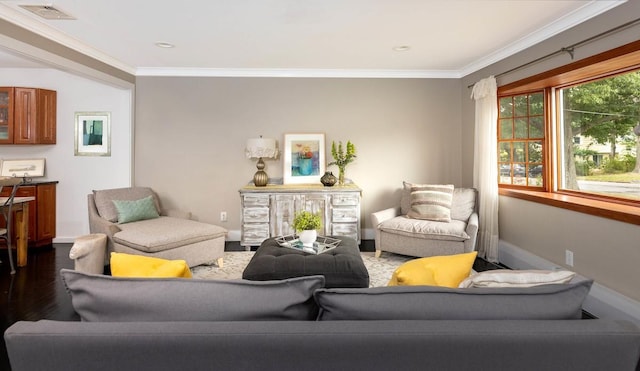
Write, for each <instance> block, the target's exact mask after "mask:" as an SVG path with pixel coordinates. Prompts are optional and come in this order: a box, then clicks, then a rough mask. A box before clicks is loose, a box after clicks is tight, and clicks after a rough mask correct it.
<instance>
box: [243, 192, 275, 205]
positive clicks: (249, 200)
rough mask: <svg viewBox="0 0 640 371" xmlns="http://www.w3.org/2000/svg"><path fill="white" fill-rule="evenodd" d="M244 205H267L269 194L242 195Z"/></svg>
mask: <svg viewBox="0 0 640 371" xmlns="http://www.w3.org/2000/svg"><path fill="white" fill-rule="evenodd" d="M242 204H243V206H244V207H260V206H262V207H269V195H253V194H246V195H243V196H242Z"/></svg>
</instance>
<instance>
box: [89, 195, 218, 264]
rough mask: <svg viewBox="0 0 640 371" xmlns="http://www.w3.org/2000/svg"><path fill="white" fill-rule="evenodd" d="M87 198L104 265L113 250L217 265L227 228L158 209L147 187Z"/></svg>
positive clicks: (91, 225)
mask: <svg viewBox="0 0 640 371" xmlns="http://www.w3.org/2000/svg"><path fill="white" fill-rule="evenodd" d="M87 197H88V206H89V229H90V231H91V233H104V234H106V235H107V249H106V252H107V256H106V257H105V264H107V262H108V261H109V255H110V253H111V252H114V251H115V252H120V253H127V254H137V255H145V256H152V257H156V258H161V259H169V260H176V259H182V260H186V262H187V264H188V265H189V267H193V266H196V265H201V264H212V263H213V262H217V264H218V266H219V267H222V264H223V256H224V244H225V237H226V234H227V230H226V229H224V228H222V227H219V226H217V225H212V224H207V223H202V222H198V221H195V220H191V219H190V216H191V213H188V212H183V211H178V210H174V211H167V210H164V209H163V208H162V207H161V204H160V200H159V198H158V196H157V194H156V193H155V192H154V191H153V190H152V189H151V188H147V187H131V188H118V189H106V190H98V191H93V193H92V194H89V195H88V196H87ZM132 206H133V207H132Z"/></svg>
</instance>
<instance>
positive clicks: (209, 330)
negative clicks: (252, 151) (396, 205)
mask: <svg viewBox="0 0 640 371" xmlns="http://www.w3.org/2000/svg"><path fill="white" fill-rule="evenodd" d="M62 275H63V279H64V281H65V284H66V286H67V290H68V291H69V293H70V294H71V298H72V303H73V306H74V308H75V310H76V312H78V314H79V315H80V317H81V319H82V321H81V322H62V321H50V320H41V321H37V322H29V321H21V322H17V323H15V324H13V325H12V326H11V327H9V328H8V329H7V331H6V332H5V340H6V344H7V350H8V354H9V359H10V362H11V366H12V369H13V371H22V370H29V371H33V370H93V371H100V370H118V371H125V370H136V371H140V370H154V371H157V370H176V369H179V370H213V369H217V370H356V369H357V370H536V371H538V370H563V371H566V370H581V371H584V370H617V371H618V370H637V366H638V360H639V358H640V329H639V328H638V327H637V326H636V325H634V324H633V323H631V322H625V321H611V320H600V319H592V320H582V319H579V318H580V316H581V311H580V308H581V305H582V301H583V300H584V297H585V296H586V294H587V293H588V291H589V288H590V285H591V281H577V282H572V283H569V284H563V285H542V286H538V287H530V288H499V289H498V288H482V289H480V288H473V289H448V288H438V287H429V286H414V287H378V288H361V289H360V288H347V289H337V288H335V289H327V288H323V286H324V277H323V276H308V277H299V278H291V279H286V280H279V281H244V280H236V281H233V280H232V281H212V280H188V279H137V278H116V277H110V276H102V275H91V274H84V273H80V272H75V271H71V270H63V272H62Z"/></svg>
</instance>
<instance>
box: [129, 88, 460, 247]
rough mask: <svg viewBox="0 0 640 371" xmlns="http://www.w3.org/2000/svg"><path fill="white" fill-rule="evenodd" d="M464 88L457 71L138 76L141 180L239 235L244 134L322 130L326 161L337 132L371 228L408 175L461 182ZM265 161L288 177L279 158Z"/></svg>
mask: <svg viewBox="0 0 640 371" xmlns="http://www.w3.org/2000/svg"><path fill="white" fill-rule="evenodd" d="M459 92H460V81H459V80H457V79H428V80H427V79H320V78H317V79H316V78H308V79H306V78H205V77H198V78H184V77H175V78H172V77H140V78H138V79H137V82H136V125H135V162H134V164H135V184H136V185H147V186H151V187H153V188H154V189H156V190H157V191H158V192H159V194H160V196H161V197H162V198H163V199H165V200H167V205H166V206H169V207H181V208H185V209H188V210H190V211H191V212H193V214H194V217H195V218H196V219H199V220H202V221H206V222H211V223H217V224H221V225H222V226H224V227H226V228H227V229H229V230H232V231H235V235H233V234H232V238H237V231H239V229H240V198H239V195H238V189H239V188H241V187H242V186H243V185H245V184H247V183H248V182H249V181H250V180H251V179H252V177H253V174H254V173H255V171H256V167H255V162H256V161H255V160H249V159H246V158H245V156H244V148H245V143H246V140H247V139H248V138H254V137H257V136H259V135H263V136H265V137H273V138H276V139H277V140H278V144H279V146H280V147H281V148H282V147H283V136H284V134H285V133H325V137H326V147H327V156H328V157H327V162H329V161H331V159H332V158H331V155H330V152H329V151H330V146H331V141H343V142H346V141H347V140H351V141H352V142H353V143H354V144H355V146H356V148H357V152H358V158H357V160H356V161H355V162H353V163H352V164H350V165H349V166H348V167H347V170H346V177H347V178H351V179H352V180H353V181H354V182H355V183H357V184H358V185H359V186H360V187H361V188H362V189H363V201H362V217H363V228H371V226H370V221H369V219H370V217H369V216H370V214H371V213H372V212H374V211H378V210H380V209H383V208H386V207H391V206H396V205H398V202H399V197H400V195H399V193H398V190H399V189H400V187H401V185H402V181H403V180H408V181H413V182H442V183H453V184H455V185H457V186H461V185H464V184H463V183H462V182H461V179H462V175H461V148H460V146H461V144H460V137H461V121H460V110H459V107H460V105H461V102H460V94H459ZM266 163H267V167H266V169H265V170H266V171H267V173H268V174H269V176H270V177H282V167H283V165H282V158H280V159H278V160H267V161H266ZM329 170H334V171H335V172H336V174H337V169H336V168H335V167H330V168H329ZM466 185H469V184H466ZM221 211H227V212H228V216H229V221H228V222H226V223H220V220H219V215H220V212H221ZM369 233H370V231H369ZM369 238H373V236H372V235H371V236H369Z"/></svg>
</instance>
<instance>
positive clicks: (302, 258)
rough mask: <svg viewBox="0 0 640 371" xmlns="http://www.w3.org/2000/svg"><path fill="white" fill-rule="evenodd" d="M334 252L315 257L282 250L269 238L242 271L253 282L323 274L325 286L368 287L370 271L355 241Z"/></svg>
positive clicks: (343, 240)
mask: <svg viewBox="0 0 640 371" xmlns="http://www.w3.org/2000/svg"><path fill="white" fill-rule="evenodd" d="M332 238H338V239H340V244H339V245H338V247H336V248H335V249H333V250H330V251H327V252H326V253H323V254H319V255H315V254H309V253H306V252H303V251H298V250H294V249H290V248H286V247H281V246H280V245H278V243H277V242H276V241H275V239H274V238H269V239H266V240H265V241H264V242H262V244H261V245H260V247H259V248H258V250H257V251H256V253H255V255H254V256H253V258H251V261H250V262H249V264H248V265H247V267H246V268H245V270H244V272H242V278H244V279H246V280H252V281H269V280H281V279H285V278H292V277H300V276H313V275H318V274H321V275H323V276H324V278H325V287H328V288H332V287H369V272H368V271H367V268H366V267H365V266H364V262H363V261H362V257H361V256H360V250H359V249H358V245H356V241H355V240H353V239H351V238H347V237H332Z"/></svg>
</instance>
